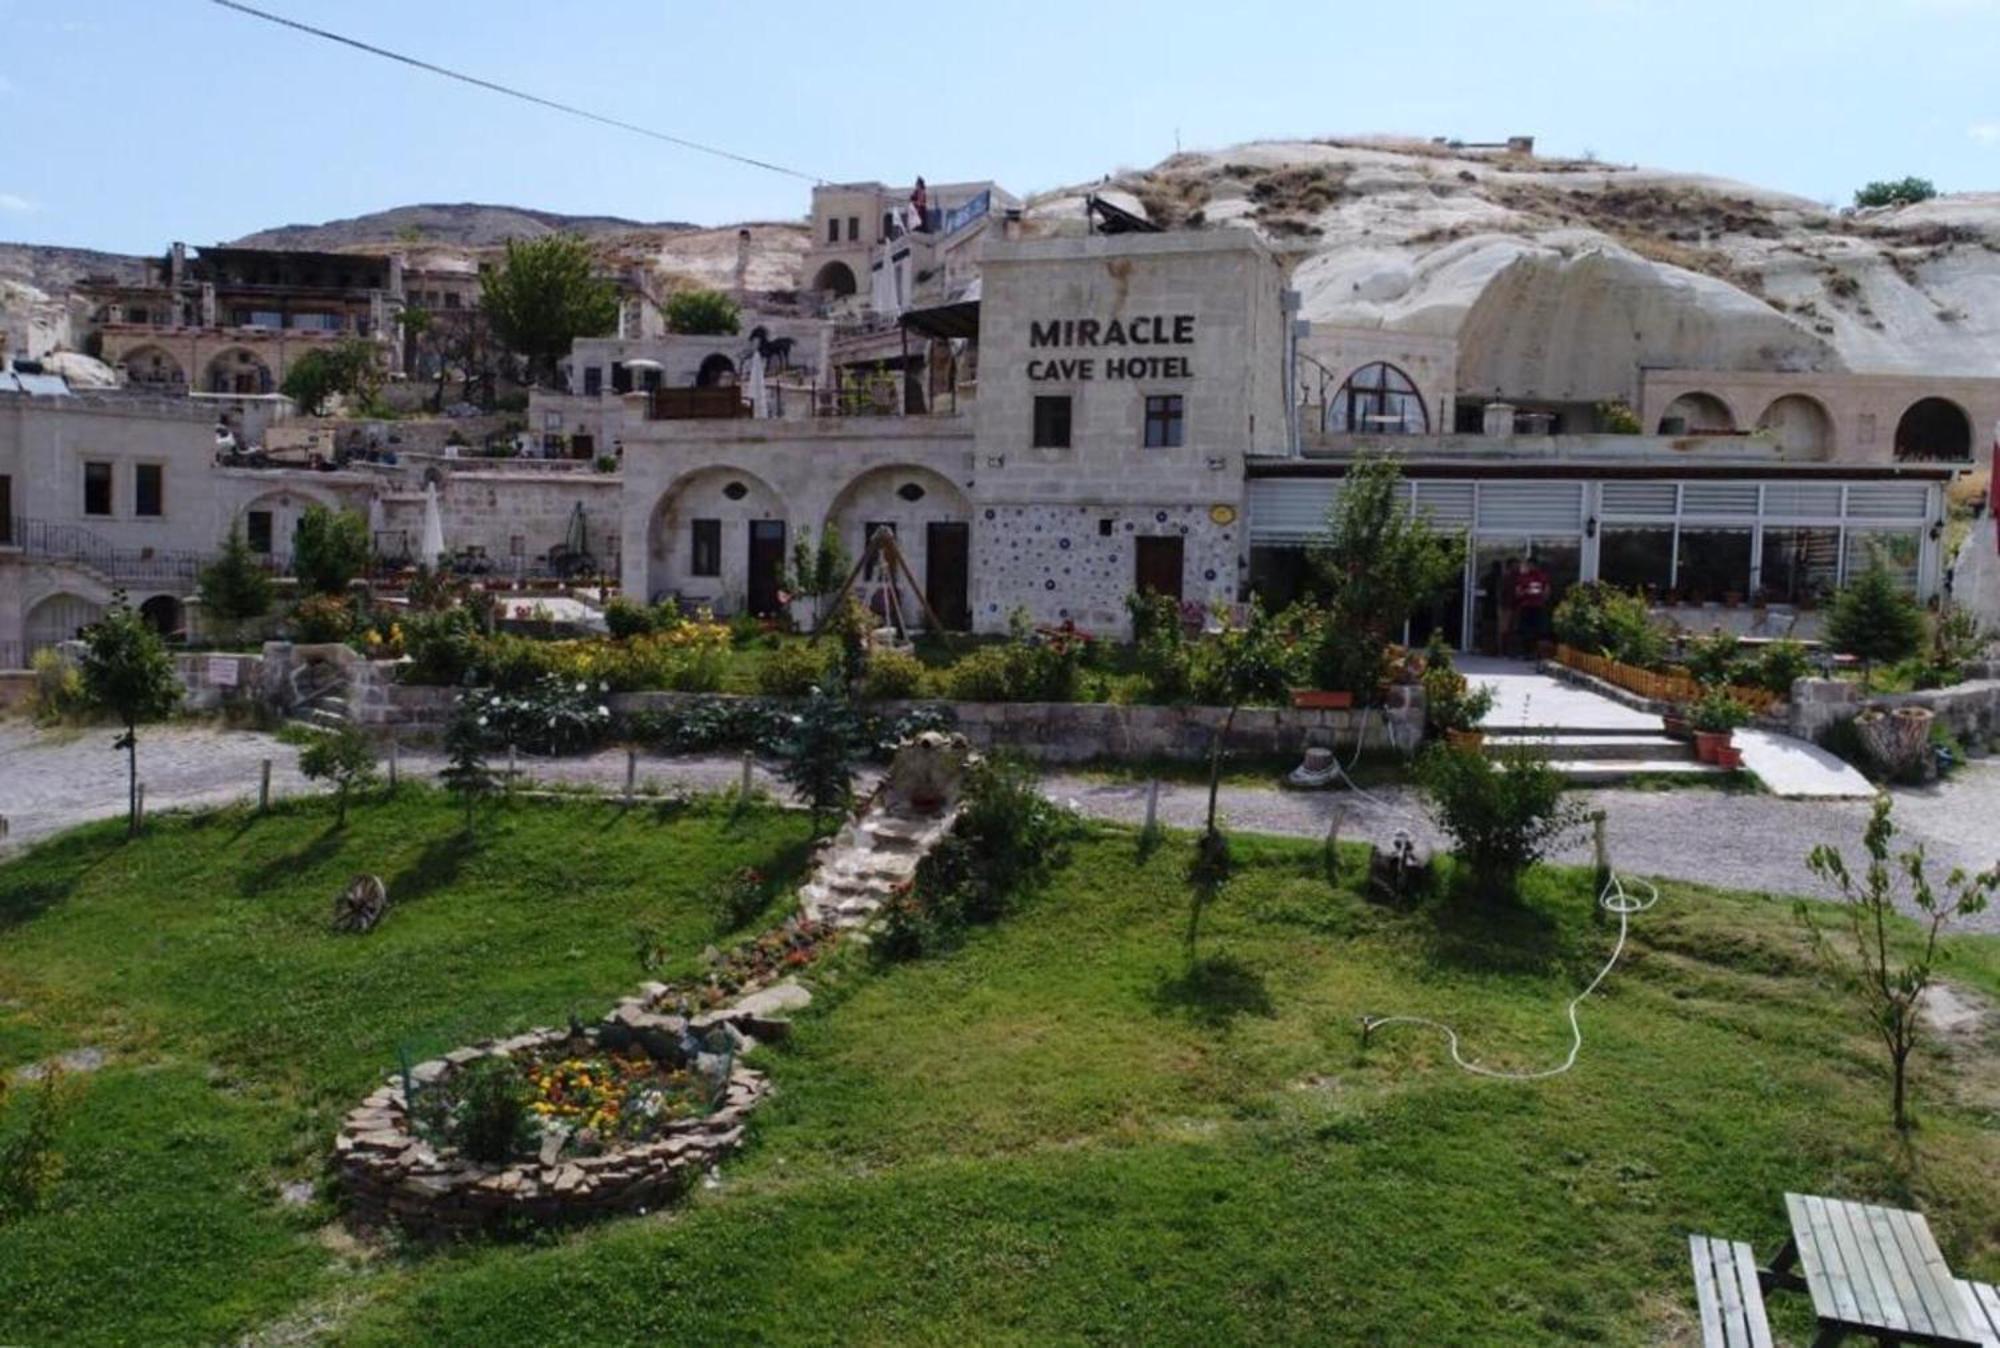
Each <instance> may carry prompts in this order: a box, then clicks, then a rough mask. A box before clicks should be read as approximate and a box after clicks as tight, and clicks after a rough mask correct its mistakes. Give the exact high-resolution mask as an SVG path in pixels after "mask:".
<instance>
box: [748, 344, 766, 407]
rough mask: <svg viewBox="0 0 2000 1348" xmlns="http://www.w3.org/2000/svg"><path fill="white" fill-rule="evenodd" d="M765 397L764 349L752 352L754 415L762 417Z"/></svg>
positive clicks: (751, 378)
mask: <svg viewBox="0 0 2000 1348" xmlns="http://www.w3.org/2000/svg"><path fill="white" fill-rule="evenodd" d="M764 398H765V392H764V353H763V352H762V351H752V352H751V353H750V415H751V416H752V417H761V416H763V415H764Z"/></svg>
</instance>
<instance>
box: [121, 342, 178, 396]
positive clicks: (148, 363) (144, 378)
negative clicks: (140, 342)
mask: <svg viewBox="0 0 2000 1348" xmlns="http://www.w3.org/2000/svg"><path fill="white" fill-rule="evenodd" d="M118 364H119V365H120V366H121V367H122V368H123V369H124V371H125V382H126V384H127V385H128V386H130V387H132V388H150V389H176V390H178V389H181V388H185V387H186V385H187V371H185V370H183V369H182V368H181V363H180V362H179V361H177V360H175V359H174V358H173V356H171V355H169V354H168V353H167V352H166V351H164V350H162V349H161V348H159V347H157V346H135V347H133V348H132V349H131V350H130V351H127V352H126V353H125V355H124V357H123V358H122V359H120V360H119V362H118Z"/></svg>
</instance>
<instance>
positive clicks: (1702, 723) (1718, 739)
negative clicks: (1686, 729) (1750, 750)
mask: <svg viewBox="0 0 2000 1348" xmlns="http://www.w3.org/2000/svg"><path fill="white" fill-rule="evenodd" d="M1749 719H1750V709H1749V708H1748V707H1746V706H1744V705H1743V704H1742V703H1741V702H1738V701H1737V700H1736V699H1735V698H1733V697H1731V696H1730V695H1729V693H1728V691H1727V690H1726V689H1724V688H1721V687H1711V688H1710V689H1709V690H1708V691H1707V692H1706V693H1704V694H1703V695H1702V698H1701V701H1699V702H1697V703H1695V704H1694V711H1693V714H1692V716H1690V718H1689V720H1690V722H1691V723H1692V724H1693V726H1694V754H1695V757H1696V758H1699V759H1700V760H1701V761H1702V762H1704V763H1714V762H1716V761H1717V759H1716V751H1717V750H1719V749H1722V748H1725V747H1727V746H1728V745H1729V742H1730V736H1731V734H1732V733H1734V731H1735V730H1736V727H1737V726H1740V725H1742V724H1743V723H1744V722H1745V721H1747V720H1749Z"/></svg>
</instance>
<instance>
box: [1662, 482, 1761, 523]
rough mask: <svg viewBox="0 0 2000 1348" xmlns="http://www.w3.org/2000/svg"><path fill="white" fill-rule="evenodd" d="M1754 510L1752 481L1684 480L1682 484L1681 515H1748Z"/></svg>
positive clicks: (1754, 486)
mask: <svg viewBox="0 0 2000 1348" xmlns="http://www.w3.org/2000/svg"><path fill="white" fill-rule="evenodd" d="M1756 513H1757V484H1756V483H1754V482H1685V483H1682V484H1681V514H1682V516H1684V517H1685V516H1689V515H1709V516H1715V515H1727V516H1751V515H1755V514H1756Z"/></svg>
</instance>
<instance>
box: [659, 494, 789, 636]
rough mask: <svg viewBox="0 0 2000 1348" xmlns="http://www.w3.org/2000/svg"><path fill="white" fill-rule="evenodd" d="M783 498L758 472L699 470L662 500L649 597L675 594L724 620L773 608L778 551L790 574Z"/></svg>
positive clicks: (780, 563)
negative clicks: (747, 612)
mask: <svg viewBox="0 0 2000 1348" xmlns="http://www.w3.org/2000/svg"><path fill="white" fill-rule="evenodd" d="M786 533H787V530H786V507H785V501H784V498H783V497H782V496H780V495H779V494H778V492H777V491H776V490H775V489H774V488H773V487H772V486H771V485H770V484H769V483H768V482H766V481H764V479H762V478H760V477H758V476H757V475H756V474H755V473H747V472H744V471H743V470H741V469H738V468H730V467H726V466H720V465H718V466H715V467H710V468H699V469H696V470H695V471H693V472H691V473H688V474H686V475H685V476H683V477H681V478H679V479H677V480H676V481H675V482H674V483H673V484H672V485H671V486H669V487H668V488H667V490H666V491H665V492H663V493H662V494H661V496H660V499H659V503H658V504H657V505H655V506H654V507H653V514H652V518H651V520H650V521H649V522H648V524H647V527H646V598H647V599H649V600H659V599H663V598H665V597H666V596H668V595H674V596H677V597H678V598H680V599H681V600H682V601H683V602H685V603H690V604H702V605H706V606H708V607H710V608H713V609H714V610H715V612H716V613H717V614H718V615H720V616H727V615H729V614H733V613H741V612H745V611H751V610H753V609H756V608H761V607H769V606H771V600H772V590H773V589H774V588H775V584H774V582H775V579H776V578H775V577H774V576H773V575H772V574H771V570H770V568H771V565H772V554H773V552H774V551H775V553H776V560H777V566H778V569H779V570H780V571H782V570H783V567H784V564H785V561H786V559H787V556H788V549H789V545H790V540H789V539H788V538H787V537H786Z"/></svg>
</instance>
